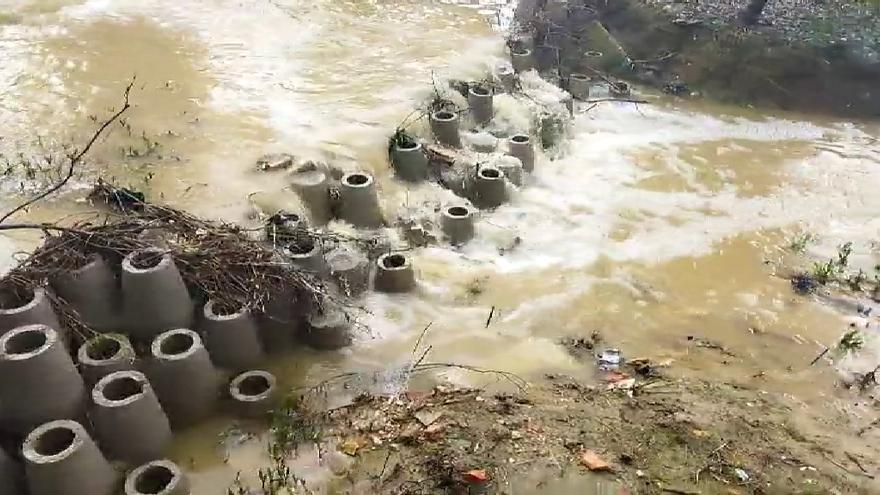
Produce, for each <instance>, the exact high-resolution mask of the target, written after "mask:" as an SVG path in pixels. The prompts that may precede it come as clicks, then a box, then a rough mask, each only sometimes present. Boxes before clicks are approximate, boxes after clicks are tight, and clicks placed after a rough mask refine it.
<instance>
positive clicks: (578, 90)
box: [568, 74, 590, 100]
mask: <svg viewBox="0 0 880 495" xmlns="http://www.w3.org/2000/svg"><path fill="white" fill-rule="evenodd" d="M568 92H569V93H571V96H573V97H574V98H575V99H578V100H589V99H590V78H589V77H588V76H587V75H585V74H572V75H570V76H569V77H568Z"/></svg>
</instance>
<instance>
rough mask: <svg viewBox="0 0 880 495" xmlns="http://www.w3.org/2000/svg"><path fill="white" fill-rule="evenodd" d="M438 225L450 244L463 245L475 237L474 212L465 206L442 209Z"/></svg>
mask: <svg viewBox="0 0 880 495" xmlns="http://www.w3.org/2000/svg"><path fill="white" fill-rule="evenodd" d="M440 225H441V227H442V229H443V234H444V235H445V236H446V239H448V240H449V243H450V244H453V245H460V244H464V243H466V242H468V241H470V240H471V239H473V238H474V236H475V235H476V230H475V228H474V212H473V211H472V210H471V209H470V208H468V207H467V206H449V207H446V208H444V209H443V213H442V217H441V220H440Z"/></svg>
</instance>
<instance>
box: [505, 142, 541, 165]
mask: <svg viewBox="0 0 880 495" xmlns="http://www.w3.org/2000/svg"><path fill="white" fill-rule="evenodd" d="M507 154H508V155H510V156H515V157H517V158H519V161H520V162H522V166H523V170H525V171H526V172H528V173H531V172H533V171H534V170H535V148H534V146H532V139H531V138H530V137H529V136H528V135H526V134H514V135H513V136H510V139H508V140H507Z"/></svg>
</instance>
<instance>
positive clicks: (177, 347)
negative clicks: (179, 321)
mask: <svg viewBox="0 0 880 495" xmlns="http://www.w3.org/2000/svg"><path fill="white" fill-rule="evenodd" d="M195 345H196V342H195V340H193V336H192V335H189V334H187V333H175V334H172V335H169V336H167V337H166V338H164V339H163V340H162V344H161V345H160V346H159V350H160V351H162V354H167V355H169V356H174V355H176V354H183V353H185V352H187V351H189V350H190V349H192V348H193V346H195Z"/></svg>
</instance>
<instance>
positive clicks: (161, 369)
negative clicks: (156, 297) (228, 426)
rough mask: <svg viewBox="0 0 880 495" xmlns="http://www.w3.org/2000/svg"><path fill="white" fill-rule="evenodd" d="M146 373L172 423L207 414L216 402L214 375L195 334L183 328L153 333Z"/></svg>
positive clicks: (177, 423) (209, 359)
mask: <svg viewBox="0 0 880 495" xmlns="http://www.w3.org/2000/svg"><path fill="white" fill-rule="evenodd" d="M150 353H151V360H150V362H149V363H148V366H147V377H148V378H149V379H150V383H151V384H152V385H153V390H155V391H156V396H157V397H159V403H160V404H162V409H163V410H164V411H165V414H166V415H167V416H168V419H169V421H171V425H172V426H174V427H177V426H181V425H187V424H191V423H193V422H195V421H198V420H199V419H202V418H204V417H206V416H208V415H209V414H210V413H211V412H212V411H213V410H214V407H215V405H216V402H217V395H218V394H217V392H218V389H217V386H218V384H219V382H218V375H217V371H216V370H215V369H214V366H213V365H212V364H211V358H210V357H209V356H208V351H207V350H206V349H205V346H204V345H203V344H202V339H201V337H199V334H197V333H196V332H193V331H192V330H189V329H185V328H178V329H175V330H168V331H167V332H163V333H161V334H159V335H158V336H156V338H155V339H154V340H153V343H152V345H151V346H150Z"/></svg>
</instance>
